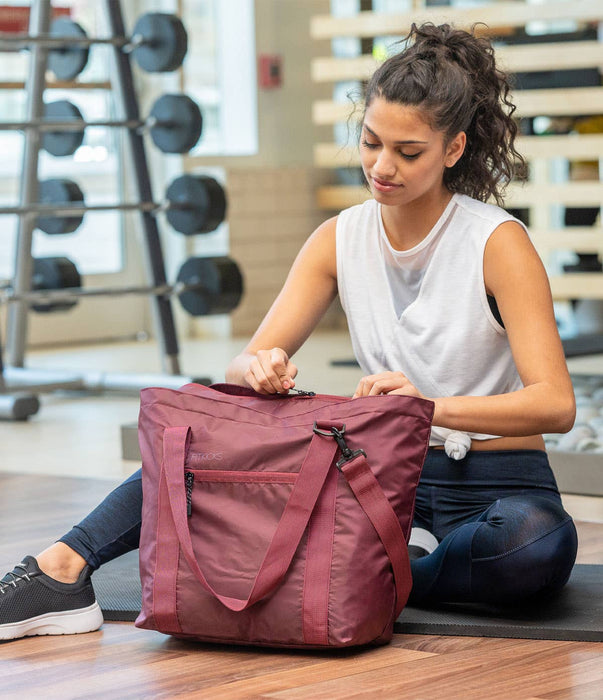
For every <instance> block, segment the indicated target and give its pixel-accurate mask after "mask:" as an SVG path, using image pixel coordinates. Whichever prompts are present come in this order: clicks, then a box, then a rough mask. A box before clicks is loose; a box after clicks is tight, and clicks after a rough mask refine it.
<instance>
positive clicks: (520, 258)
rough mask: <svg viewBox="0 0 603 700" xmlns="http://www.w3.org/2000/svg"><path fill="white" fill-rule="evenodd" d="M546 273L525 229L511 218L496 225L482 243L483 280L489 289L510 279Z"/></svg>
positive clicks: (539, 275)
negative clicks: (486, 240)
mask: <svg viewBox="0 0 603 700" xmlns="http://www.w3.org/2000/svg"><path fill="white" fill-rule="evenodd" d="M543 275H544V276H546V273H545V272H544V266H543V264H542V261H541V259H540V256H539V255H538V253H537V251H536V249H535V248H534V245H533V244H532V241H531V240H530V237H529V236H528V234H527V232H526V230H525V229H524V228H523V226H521V225H520V224H518V223H517V222H515V221H505V222H504V223H502V224H500V226H498V227H497V228H496V229H495V230H494V232H493V233H492V235H491V236H490V237H489V239H488V242H487V243H486V250H485V252H484V279H485V283H486V287H487V288H488V290H489V291H491V290H492V289H493V288H494V287H497V286H499V285H500V284H502V283H505V282H506V283H509V282H511V281H512V280H515V281H517V280H521V279H524V280H526V279H530V278H532V279H534V277H536V278H541V277H542V276H543Z"/></svg>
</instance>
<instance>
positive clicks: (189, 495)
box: [184, 472, 195, 518]
mask: <svg viewBox="0 0 603 700" xmlns="http://www.w3.org/2000/svg"><path fill="white" fill-rule="evenodd" d="M194 482H195V475H194V474H193V472H184V486H185V488H186V515H187V517H188V518H190V517H191V515H192V514H193V483H194Z"/></svg>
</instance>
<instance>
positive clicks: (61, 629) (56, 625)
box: [0, 602, 104, 639]
mask: <svg viewBox="0 0 603 700" xmlns="http://www.w3.org/2000/svg"><path fill="white" fill-rule="evenodd" d="M103 622H104V620H103V613H102V612H101V609H100V607H99V604H98V603H97V602H95V603H93V604H92V605H90V606H88V607H87V608H78V609H77V610H65V611H63V612H58V613H46V614H45V615H38V616H37V617H30V618H29V619H27V620H23V621H22V622H11V623H9V624H6V625H0V639H19V638H20V637H33V636H36V635H43V634H81V633H82V632H94V631H95V630H97V629H98V628H99V627H100V626H101V625H102V624H103Z"/></svg>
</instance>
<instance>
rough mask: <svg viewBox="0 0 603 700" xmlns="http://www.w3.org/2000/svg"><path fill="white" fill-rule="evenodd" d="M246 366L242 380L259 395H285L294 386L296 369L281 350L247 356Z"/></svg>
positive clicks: (274, 349)
mask: <svg viewBox="0 0 603 700" xmlns="http://www.w3.org/2000/svg"><path fill="white" fill-rule="evenodd" d="M246 364H247V368H246V369H245V371H244V372H243V376H242V378H243V380H244V381H245V383H246V384H248V385H249V386H250V387H251V388H252V389H254V390H255V391H257V392H258V393H259V394H286V393H287V392H288V391H289V389H293V387H294V386H295V381H294V380H295V376H296V375H297V367H296V366H295V365H294V364H293V362H291V360H290V359H289V356H288V355H287V353H286V352H285V351H284V350H283V349H282V348H272V350H258V351H257V352H256V353H255V354H248V355H247V356H246Z"/></svg>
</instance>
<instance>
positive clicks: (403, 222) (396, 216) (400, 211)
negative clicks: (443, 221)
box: [381, 189, 453, 250]
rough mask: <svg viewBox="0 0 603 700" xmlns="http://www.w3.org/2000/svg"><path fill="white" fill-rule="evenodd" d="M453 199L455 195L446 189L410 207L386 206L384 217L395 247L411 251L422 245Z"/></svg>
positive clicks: (419, 200)
mask: <svg viewBox="0 0 603 700" xmlns="http://www.w3.org/2000/svg"><path fill="white" fill-rule="evenodd" d="M452 196H453V194H452V192H450V191H449V190H447V189H442V190H441V191H438V192H436V193H429V194H428V195H427V194H426V195H425V196H423V197H421V198H420V199H418V200H415V201H413V202H411V203H410V204H407V205H400V206H386V205H382V207H381V217H382V219H383V226H384V228H385V233H386V234H387V238H388V240H389V242H390V244H391V246H392V247H393V248H394V249H395V250H410V249H411V248H414V247H415V246H416V245H418V244H419V243H420V242H421V241H422V240H423V239H424V238H426V236H427V235H428V234H429V232H430V231H431V230H432V228H433V227H434V226H435V224H436V222H437V221H438V219H439V218H440V216H442V212H443V211H444V209H446V207H447V206H448V203H449V202H450V200H451V199H452Z"/></svg>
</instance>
